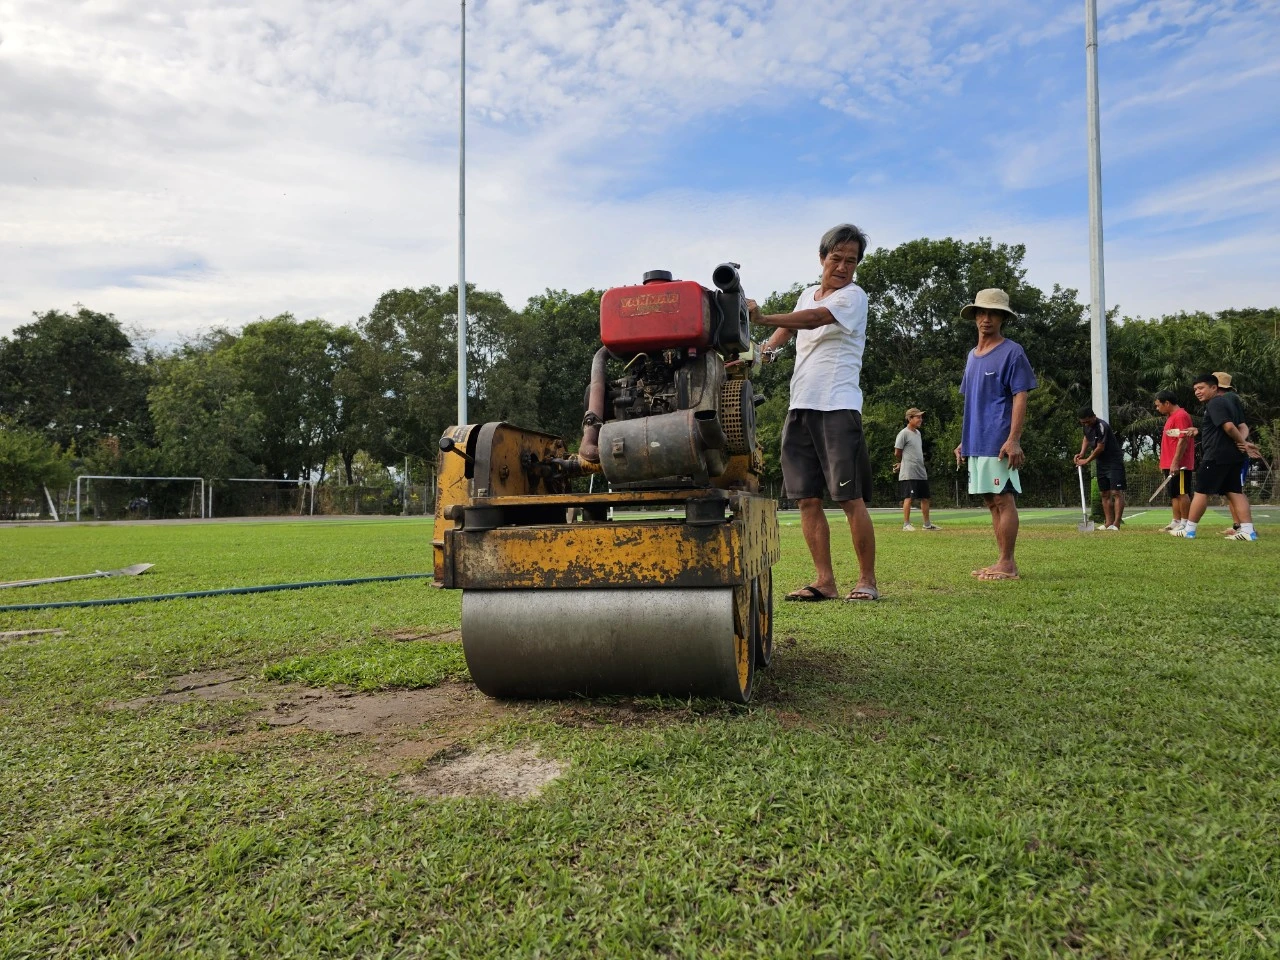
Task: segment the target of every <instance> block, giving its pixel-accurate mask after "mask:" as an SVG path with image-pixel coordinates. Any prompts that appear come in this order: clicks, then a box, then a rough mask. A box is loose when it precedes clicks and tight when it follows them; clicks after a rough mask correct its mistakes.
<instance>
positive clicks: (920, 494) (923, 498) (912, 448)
mask: <svg viewBox="0 0 1280 960" xmlns="http://www.w3.org/2000/svg"><path fill="white" fill-rule="evenodd" d="M922 423H924V411H923V410H920V409H919V408H917V407H912V408H911V409H910V410H908V411H907V425H906V426H905V427H903V429H902V432H901V433H899V434H898V439H896V440H895V441H893V460H894V463H893V469H895V470H896V471H898V496H900V497H901V498H902V529H903V530H914V529H915V527H913V526H912V525H911V501H912V500H919V501H920V515H921V516H922V517H924V529H925V530H937V529H938V527H937V525H936V524H933V523H930V522H929V473H928V471H927V470H925V468H924V444H923V443H922V442H921V440H920V424H922Z"/></svg>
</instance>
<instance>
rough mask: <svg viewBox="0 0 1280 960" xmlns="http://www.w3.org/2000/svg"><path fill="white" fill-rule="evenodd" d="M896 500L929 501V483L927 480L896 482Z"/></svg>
mask: <svg viewBox="0 0 1280 960" xmlns="http://www.w3.org/2000/svg"><path fill="white" fill-rule="evenodd" d="M898 499H899V500H928V499H929V481H928V480H899V481H898Z"/></svg>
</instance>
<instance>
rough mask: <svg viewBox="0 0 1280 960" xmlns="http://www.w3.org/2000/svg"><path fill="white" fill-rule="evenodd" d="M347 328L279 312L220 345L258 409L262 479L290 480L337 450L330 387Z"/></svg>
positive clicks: (343, 361) (334, 396)
mask: <svg viewBox="0 0 1280 960" xmlns="http://www.w3.org/2000/svg"><path fill="white" fill-rule="evenodd" d="M357 336H358V335H357V334H356V333H355V331H352V330H348V329H346V328H343V327H334V326H332V325H331V324H329V323H327V322H326V321H324V320H319V319H315V320H304V321H302V322H299V321H297V320H295V319H294V317H293V315H292V314H288V313H284V314H281V315H279V316H277V317H272V318H271V319H269V320H259V321H257V322H255V323H251V324H248V325H247V326H246V327H245V328H244V330H242V331H241V332H240V334H239V336H237V337H235V338H234V340H232V341H231V342H229V343H227V344H226V345H225V346H223V347H222V348H221V349H220V351H219V352H220V353H224V354H225V356H226V359H227V361H228V362H229V363H230V364H232V365H233V366H234V367H235V368H236V370H237V371H238V373H239V384H240V387H241V389H243V390H245V391H247V392H248V393H250V394H251V395H252V396H253V399H254V405H255V408H256V410H257V412H258V414H259V417H258V419H257V421H256V422H257V424H258V430H259V434H258V439H257V443H256V448H257V451H258V456H259V457H260V463H261V464H262V467H263V469H264V471H265V474H266V476H268V477H272V478H278V479H288V480H295V479H298V478H300V477H303V476H306V475H307V474H308V473H309V472H310V471H312V470H313V469H316V468H319V467H320V466H321V465H322V464H323V463H324V462H325V460H326V459H328V457H329V455H330V454H331V453H332V452H333V451H334V450H335V449H336V448H337V446H338V438H339V436H340V435H341V433H342V432H343V429H344V426H345V425H344V423H343V408H342V406H341V404H340V403H339V393H338V391H337V389H336V387H335V380H336V379H337V376H338V373H339V371H340V370H342V369H343V367H344V366H345V365H347V364H348V363H349V362H350V357H351V352H352V350H353V348H354V344H355V341H356V339H357Z"/></svg>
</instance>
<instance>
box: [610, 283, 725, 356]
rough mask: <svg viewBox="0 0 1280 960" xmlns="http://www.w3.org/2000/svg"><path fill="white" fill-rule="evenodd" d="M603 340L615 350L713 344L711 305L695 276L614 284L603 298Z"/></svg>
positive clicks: (648, 350)
mask: <svg viewBox="0 0 1280 960" xmlns="http://www.w3.org/2000/svg"><path fill="white" fill-rule="evenodd" d="M600 342H601V343H603V344H604V345H605V346H606V347H608V348H609V350H610V351H611V352H613V353H615V354H634V353H652V352H655V351H658V350H666V349H668V348H674V349H677V350H679V349H683V348H685V347H694V348H697V349H699V350H705V349H706V348H707V347H709V346H710V345H711V306H710V303H709V302H708V298H707V296H706V290H705V289H704V288H703V286H702V285H701V284H699V283H695V282H694V281H692V280H672V281H670V282H667V283H646V284H643V285H640V286H635V287H614V288H613V289H612V290H606V291H605V294H604V296H603V297H601V298H600Z"/></svg>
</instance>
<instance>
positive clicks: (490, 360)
mask: <svg viewBox="0 0 1280 960" xmlns="http://www.w3.org/2000/svg"><path fill="white" fill-rule="evenodd" d="M467 289H468V293H467V322H468V328H469V329H468V337H467V340H468V349H467V379H468V382H469V387H468V391H467V392H468V401H467V409H468V414H470V415H471V416H470V419H472V420H473V421H475V420H477V419H478V417H477V416H476V414H477V413H480V412H482V411H481V406H482V404H481V403H480V401H481V399H482V398H483V393H484V391H485V389H487V387H488V384H489V382H490V378H489V370H490V367H491V366H492V365H493V364H494V363H495V362H497V361H498V360H499V359H500V357H501V353H500V350H501V347H502V344H503V341H504V337H503V335H502V333H501V331H503V330H504V329H506V328H507V326H508V325H510V324H511V323H512V322H513V320H512V317H513V312H512V310H511V308H510V307H508V306H507V304H506V301H504V300H503V299H502V295H501V294H498V293H493V292H490V291H484V290H475V289H474V288H472V287H470V286H468V288H467ZM457 303H458V299H457V287H451V288H449V289H446V290H442V289H441V288H440V287H435V286H432V287H423V288H421V289H418V290H413V289H409V288H405V289H403V290H388V291H387V292H386V293H384V294H383V295H382V296H381V297H379V298H378V302H377V303H376V304H375V305H374V308H373V309H372V310H371V311H369V315H368V316H366V317H362V318H361V319H360V322H359V330H360V336H361V342H360V343H359V344H358V345H356V346H355V347H354V349H353V351H352V355H351V364H350V366H349V368H348V370H347V372H346V373H345V374H344V375H343V376H342V384H341V393H342V396H343V397H344V398H345V402H346V403H347V404H348V406H349V408H350V419H349V421H348V422H347V426H346V430H347V431H348V436H349V437H350V438H351V441H350V442H351V445H350V446H349V447H348V448H347V449H349V450H350V452H351V453H352V454H354V452H355V450H356V449H365V450H367V451H368V452H369V454H370V455H371V456H373V457H374V458H375V459H377V460H379V461H381V462H383V463H395V462H397V461H398V460H400V459H401V458H403V457H404V456H405V455H411V456H416V457H431V458H432V459H434V456H435V453H436V452H438V449H439V448H438V447H437V443H438V441H439V438H440V435H441V434H442V433H443V432H444V429H445V427H448V426H450V425H452V424H453V423H454V421H455V420H456V410H457V383H458V373H457V370H458V364H457V342H458V341H457V329H458V322H457V321H458V311H457ZM473 411H474V412H473Z"/></svg>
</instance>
